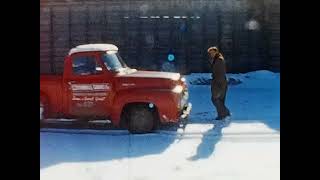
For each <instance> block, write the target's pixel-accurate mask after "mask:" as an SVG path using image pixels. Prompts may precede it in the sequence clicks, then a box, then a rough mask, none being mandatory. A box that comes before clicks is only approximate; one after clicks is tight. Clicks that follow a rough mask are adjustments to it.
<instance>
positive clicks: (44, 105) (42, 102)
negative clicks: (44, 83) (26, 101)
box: [40, 97, 48, 122]
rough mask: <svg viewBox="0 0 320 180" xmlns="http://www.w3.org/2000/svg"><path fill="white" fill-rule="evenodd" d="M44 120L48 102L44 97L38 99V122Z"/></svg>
mask: <svg viewBox="0 0 320 180" xmlns="http://www.w3.org/2000/svg"><path fill="white" fill-rule="evenodd" d="M41 111H42V112H41ZM46 118H48V102H47V100H46V99H45V98H44V97H40V122H42V121H43V120H45V119H46Z"/></svg>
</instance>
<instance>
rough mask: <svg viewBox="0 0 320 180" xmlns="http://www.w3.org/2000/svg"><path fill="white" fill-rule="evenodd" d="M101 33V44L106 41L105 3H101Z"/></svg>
mask: <svg viewBox="0 0 320 180" xmlns="http://www.w3.org/2000/svg"><path fill="white" fill-rule="evenodd" d="M102 25H103V31H102V33H101V36H102V37H101V40H102V41H103V43H105V42H106V41H107V38H106V34H107V26H108V22H107V10H106V1H103V19H102Z"/></svg>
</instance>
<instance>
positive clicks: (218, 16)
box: [217, 7, 222, 49]
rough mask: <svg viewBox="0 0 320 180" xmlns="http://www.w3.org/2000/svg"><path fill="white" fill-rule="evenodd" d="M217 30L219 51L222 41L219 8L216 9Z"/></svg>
mask: <svg viewBox="0 0 320 180" xmlns="http://www.w3.org/2000/svg"><path fill="white" fill-rule="evenodd" d="M217 21H218V22H217V28H218V30H217V31H218V37H217V39H218V48H219V49H221V47H222V44H221V40H222V17H221V10H220V9H219V7H218V8H217Z"/></svg>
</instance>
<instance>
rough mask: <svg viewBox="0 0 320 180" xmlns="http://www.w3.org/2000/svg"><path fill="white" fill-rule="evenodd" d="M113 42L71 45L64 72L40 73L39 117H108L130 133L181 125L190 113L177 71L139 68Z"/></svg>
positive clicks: (92, 118) (184, 89) (183, 82)
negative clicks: (123, 57) (124, 56)
mask: <svg viewBox="0 0 320 180" xmlns="http://www.w3.org/2000/svg"><path fill="white" fill-rule="evenodd" d="M118 51H119V50H118V47H116V46H115V45H112V44H86V45H80V46H77V47H75V48H72V49H71V50H70V51H69V53H68V55H67V56H66V57H65V60H64V71H63V74H62V75H44V74H43V75H41V74H40V120H45V119H47V118H67V119H68V118H69V119H84V120H87V121H90V120H95V119H107V120H110V121H111V122H112V124H113V125H115V126H119V127H124V128H127V129H128V130H129V131H130V132H132V133H145V132H151V131H152V130H154V129H156V128H157V127H158V125H160V124H166V123H180V122H181V121H182V120H185V119H187V116H188V114H189V113H190V111H191V104H190V103H188V88H187V84H186V82H185V78H184V77H182V76H181V75H180V74H179V73H169V72H156V71H139V70H136V69H132V68H130V67H128V66H127V65H126V63H125V62H124V61H123V59H122V58H121V56H120V55H119V52H118Z"/></svg>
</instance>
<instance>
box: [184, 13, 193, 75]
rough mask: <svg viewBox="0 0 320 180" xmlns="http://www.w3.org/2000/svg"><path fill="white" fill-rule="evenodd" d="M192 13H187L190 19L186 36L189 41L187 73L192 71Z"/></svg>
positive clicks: (186, 50)
mask: <svg viewBox="0 0 320 180" xmlns="http://www.w3.org/2000/svg"><path fill="white" fill-rule="evenodd" d="M191 15H192V14H191V13H190V11H189V12H188V13H187V16H188V19H187V23H186V28H187V30H186V36H187V41H186V44H185V53H186V66H187V70H186V71H187V72H186V73H187V74H189V72H190V71H191V69H190V62H191V55H192V54H191V46H192V19H191Z"/></svg>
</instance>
